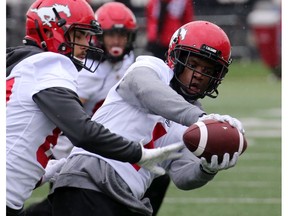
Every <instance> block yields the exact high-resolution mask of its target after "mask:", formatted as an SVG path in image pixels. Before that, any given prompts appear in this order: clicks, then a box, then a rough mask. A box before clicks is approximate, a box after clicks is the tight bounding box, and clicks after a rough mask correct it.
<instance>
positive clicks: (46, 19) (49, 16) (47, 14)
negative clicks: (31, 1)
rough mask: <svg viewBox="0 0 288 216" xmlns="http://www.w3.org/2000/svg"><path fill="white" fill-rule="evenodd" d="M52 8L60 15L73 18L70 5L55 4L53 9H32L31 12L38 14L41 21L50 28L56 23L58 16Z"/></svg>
mask: <svg viewBox="0 0 288 216" xmlns="http://www.w3.org/2000/svg"><path fill="white" fill-rule="evenodd" d="M52 8H55V9H56V11H57V12H58V13H60V12H63V13H65V14H66V16H67V17H70V16H71V13H70V9H69V7H68V5H60V4H54V5H53V6H51V7H42V8H39V9H37V8H32V9H31V11H32V12H34V13H37V15H38V16H39V17H40V19H41V21H42V22H43V25H48V26H49V27H52V24H51V23H50V22H55V21H56V15H55V13H54V12H53V10H52Z"/></svg>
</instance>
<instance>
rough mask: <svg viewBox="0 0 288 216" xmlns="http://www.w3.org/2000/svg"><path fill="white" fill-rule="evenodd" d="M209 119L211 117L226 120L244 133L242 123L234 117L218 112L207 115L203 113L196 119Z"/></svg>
mask: <svg viewBox="0 0 288 216" xmlns="http://www.w3.org/2000/svg"><path fill="white" fill-rule="evenodd" d="M209 119H213V120H217V121H221V122H224V121H226V122H228V123H229V124H230V125H231V126H232V127H236V128H237V129H238V130H239V131H240V132H241V133H242V134H244V133H245V130H244V127H243V125H242V123H241V122H240V121H239V120H238V119H236V118H233V117H231V116H229V115H219V114H214V113H212V114H209V115H203V116H201V117H200V118H199V119H198V121H204V120H209Z"/></svg>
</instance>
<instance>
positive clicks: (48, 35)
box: [43, 29, 53, 38]
mask: <svg viewBox="0 0 288 216" xmlns="http://www.w3.org/2000/svg"><path fill="white" fill-rule="evenodd" d="M43 31H44V33H45V35H46V37H47V38H52V37H53V32H52V31H50V30H49V29H44V30H43Z"/></svg>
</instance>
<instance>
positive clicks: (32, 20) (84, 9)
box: [24, 0, 103, 71]
mask: <svg viewBox="0 0 288 216" xmlns="http://www.w3.org/2000/svg"><path fill="white" fill-rule="evenodd" d="M26 18H27V19H26V36H25V38H24V43H29V42H31V41H32V43H33V42H34V43H36V44H37V46H39V47H40V48H41V49H43V50H44V51H51V52H56V53H60V54H64V55H67V56H68V57H70V58H71V60H72V61H73V62H74V63H75V64H76V66H77V67H79V66H80V68H85V69H87V70H90V71H92V70H93V71H95V70H96V68H97V67H95V66H93V69H92V68H91V67H88V66H87V65H86V60H87V59H86V60H84V61H80V60H78V59H77V58H76V57H74V53H73V51H74V46H75V45H79V46H83V47H86V48H88V51H89V52H96V53H98V54H99V55H102V53H103V50H101V49H99V48H95V47H93V46H87V45H82V44H75V43H74V41H73V40H71V39H70V36H69V32H71V31H73V32H74V35H75V32H76V31H81V32H83V31H84V32H88V33H89V34H88V35H89V36H90V37H88V38H87V40H89V42H90V40H91V38H92V35H98V34H102V33H103V32H102V29H101V27H100V25H99V23H98V22H97V21H96V20H95V18H94V12H93V10H92V8H91V6H90V5H89V4H88V3H87V2H86V1H85V0H73V1H71V0H36V1H35V2H34V3H33V4H32V5H31V7H30V8H29V9H28V11H27V14H26ZM89 44H90V43H89Z"/></svg>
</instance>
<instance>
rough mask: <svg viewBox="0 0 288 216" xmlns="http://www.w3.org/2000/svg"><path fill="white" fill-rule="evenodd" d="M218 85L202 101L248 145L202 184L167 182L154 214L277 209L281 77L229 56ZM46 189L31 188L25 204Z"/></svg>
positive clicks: (245, 215)
mask: <svg viewBox="0 0 288 216" xmlns="http://www.w3.org/2000/svg"><path fill="white" fill-rule="evenodd" d="M219 91H220V94H219V96H218V98H217V99H210V98H205V99H204V100H202V103H203V105H204V107H205V109H206V111H207V112H208V113H220V114H228V115H231V116H233V117H236V118H238V119H240V120H241V121H242V122H243V125H244V127H245V130H246V138H247V140H248V145H249V146H248V149H247V151H246V152H245V153H244V154H243V155H241V157H240V158H239V161H238V163H237V165H236V167H234V168H233V169H229V170H226V171H221V172H220V173H219V174H218V175H217V176H216V177H215V178H214V180H213V181H211V182H210V183H208V184H207V185H205V186H204V187H202V188H199V189H196V190H192V191H181V190H179V189H177V188H176V187H175V186H174V184H173V183H171V185H170V187H169V190H168V191H167V194H166V197H165V199H164V202H163V205H162V207H161V209H160V212H159V214H158V216H193V215H197V216H199V215H201V216H256V215H261V216H280V215H281V82H279V81H276V80H274V79H273V78H271V74H270V71H269V70H268V69H267V68H266V67H265V66H264V65H263V64H261V63H260V62H250V63H241V62H237V61H235V62H234V63H233V64H232V65H231V68H230V71H229V73H228V74H227V76H226V77H225V80H224V81H223V83H222V84H221V86H220V87H219ZM47 191H48V187H47V185H46V186H43V187H42V188H39V189H37V190H35V191H34V193H33V195H32V197H31V198H30V199H29V200H28V201H27V202H26V206H28V205H30V204H31V203H33V202H36V201H39V200H41V199H42V198H43V197H45V195H46V194H47Z"/></svg>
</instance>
